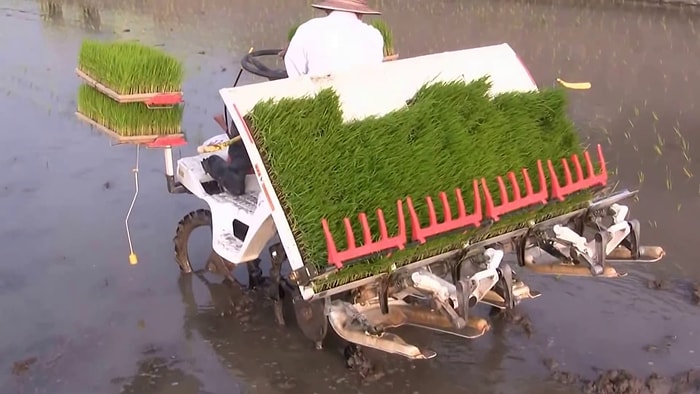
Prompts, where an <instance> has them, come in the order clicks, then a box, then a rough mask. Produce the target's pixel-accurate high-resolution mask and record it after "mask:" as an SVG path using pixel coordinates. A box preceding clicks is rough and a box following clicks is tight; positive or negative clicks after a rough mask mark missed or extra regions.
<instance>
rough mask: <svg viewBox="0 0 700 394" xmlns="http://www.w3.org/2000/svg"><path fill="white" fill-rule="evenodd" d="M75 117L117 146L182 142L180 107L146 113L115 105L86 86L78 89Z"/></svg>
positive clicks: (141, 105) (139, 108) (128, 105)
mask: <svg viewBox="0 0 700 394" xmlns="http://www.w3.org/2000/svg"><path fill="white" fill-rule="evenodd" d="M76 101H77V103H78V108H77V116H78V118H79V119H80V120H83V121H85V122H87V123H89V124H91V125H92V126H95V127H96V128H97V129H98V130H100V131H102V132H103V133H105V134H106V135H108V136H110V137H111V138H112V139H113V140H116V141H117V142H118V143H128V144H143V143H149V142H152V141H154V140H158V139H159V138H164V137H168V138H170V139H173V138H175V139H177V138H183V137H184V135H183V133H182V130H181V125H182V115H183V107H182V106H180V105H176V106H173V107H167V108H159V109H149V108H148V107H147V106H146V105H145V104H144V103H139V102H134V103H118V102H116V101H114V100H112V99H111V98H109V97H107V96H106V95H104V94H102V93H101V92H100V91H98V90H97V89H95V88H93V87H91V86H89V85H85V84H83V85H80V87H79V90H78V97H77V100H76Z"/></svg>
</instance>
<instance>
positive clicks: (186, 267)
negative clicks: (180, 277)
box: [173, 209, 211, 274]
mask: <svg viewBox="0 0 700 394" xmlns="http://www.w3.org/2000/svg"><path fill="white" fill-rule="evenodd" d="M201 226H208V227H209V231H210V232H211V211H209V210H208V209H198V210H196V211H192V212H190V213H188V214H187V215H185V217H183V218H182V219H181V220H180V222H179V223H178V224H177V231H175V238H173V242H174V243H175V261H177V264H178V265H179V266H180V271H182V272H183V273H185V274H190V273H192V271H193V269H192V262H191V261H190V255H189V251H188V248H187V244H188V241H189V239H190V235H192V232H193V231H194V230H196V229H197V228H199V227H201Z"/></svg>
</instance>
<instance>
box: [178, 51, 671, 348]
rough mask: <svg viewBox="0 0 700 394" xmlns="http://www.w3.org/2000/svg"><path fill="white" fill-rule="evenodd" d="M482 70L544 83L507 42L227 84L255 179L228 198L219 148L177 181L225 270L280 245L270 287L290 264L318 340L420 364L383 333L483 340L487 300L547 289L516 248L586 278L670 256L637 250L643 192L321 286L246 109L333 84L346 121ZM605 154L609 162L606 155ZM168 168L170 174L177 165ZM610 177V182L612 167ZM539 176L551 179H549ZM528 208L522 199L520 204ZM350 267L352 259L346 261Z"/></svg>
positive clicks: (507, 300)
mask: <svg viewBox="0 0 700 394" xmlns="http://www.w3.org/2000/svg"><path fill="white" fill-rule="evenodd" d="M485 75H488V76H489V78H490V80H491V82H492V88H491V91H492V93H493V94H497V93H501V92H510V91H531V90H537V86H536V84H535V83H534V81H533V80H532V78H531V76H530V75H529V72H528V71H527V69H526V68H525V67H524V66H523V64H522V62H520V60H519V59H518V57H517V55H516V54H515V52H514V51H513V50H512V48H510V46H508V45H507V44H501V45H494V46H489V47H482V48H473V49H467V50H462V51H454V52H445V53H440V54H433V55H427V56H421V57H416V58H407V59H403V60H398V61H394V62H387V63H383V64H381V65H376V66H371V67H367V68H366V69H362V70H355V71H352V72H348V73H343V74H337V75H332V76H327V77H322V78H310V77H306V76H301V77H297V78H285V79H281V80H276V81H271V82H265V83H259V84H253V85H247V86H241V87H236V88H229V89H222V90H220V94H221V97H222V99H223V101H224V104H225V107H226V113H225V114H226V117H227V118H228V119H231V121H232V122H233V124H234V125H235V127H236V129H237V130H238V131H239V132H240V136H241V142H242V143H243V144H244V146H245V149H246V151H247V152H248V155H249V158H250V161H251V163H252V166H253V169H254V174H251V175H250V176H248V178H247V180H246V193H245V194H244V195H242V196H231V195H229V194H227V193H225V192H222V188H220V187H219V186H218V185H217V183H216V182H215V181H214V180H213V179H212V178H211V177H209V175H207V174H206V173H205V171H204V169H203V168H202V160H203V159H204V158H205V157H207V156H209V155H211V154H216V155H221V157H223V158H226V156H227V155H226V153H225V151H219V152H217V153H209V154H203V155H198V156H194V157H187V158H183V159H180V160H179V161H178V163H177V173H176V174H175V181H176V182H178V183H180V184H181V185H182V186H184V187H185V188H186V189H187V190H189V191H190V192H191V193H192V194H194V195H195V196H197V197H199V198H201V199H202V200H204V201H206V202H207V204H208V205H209V208H210V210H211V221H212V232H213V241H212V246H213V250H214V252H215V253H216V255H218V256H219V257H220V258H221V259H222V260H224V261H225V262H227V263H228V264H219V267H221V266H227V267H231V266H235V265H237V264H242V263H248V262H250V261H251V260H254V259H257V258H259V257H260V253H261V252H262V251H263V249H264V248H265V246H266V245H267V244H269V243H270V241H273V243H274V245H273V247H271V260H272V266H273V269H272V270H271V274H270V279H271V280H272V283H273V288H274V284H276V283H279V280H280V278H279V277H280V275H279V272H280V265H281V264H282V262H283V261H286V263H287V264H288V265H289V266H290V269H291V273H290V274H289V276H288V279H289V282H290V283H291V284H290V286H291V287H290V288H291V290H292V291H293V295H294V304H295V310H296V313H297V322H298V324H299V326H300V328H301V329H302V331H303V332H304V333H305V335H306V336H307V337H308V338H309V339H311V340H313V341H314V342H315V343H316V345H317V347H320V346H321V342H322V341H323V338H324V336H325V333H326V330H327V325H328V323H330V326H331V327H333V329H334V331H335V332H336V333H337V334H338V335H339V336H340V337H342V338H344V339H346V340H347V341H349V342H352V343H355V344H358V345H361V346H366V347H372V348H376V349H379V350H382V351H385V352H389V353H395V354H400V355H402V356H405V357H408V358H411V359H425V358H430V357H432V356H434V355H435V353H433V352H431V351H428V350H424V349H420V348H418V347H417V346H414V345H411V344H408V343H406V342H405V341H403V340H402V339H401V338H399V337H398V336H396V335H394V334H391V333H388V332H387V331H386V330H387V329H390V328H392V327H397V326H401V325H413V326H419V327H423V328H428V329H431V330H437V331H441V332H446V333H450V334H454V335H458V336H462V337H466V338H474V337H478V336H480V335H483V334H484V333H485V332H486V331H487V330H488V327H489V325H488V323H487V322H486V321H485V320H484V319H482V318H478V317H476V316H475V315H474V314H473V310H474V308H475V307H476V306H477V305H478V304H480V303H481V304H488V305H491V306H494V307H496V308H501V309H510V308H513V307H515V306H516V305H517V304H518V303H519V302H520V301H521V300H523V299H527V298H533V297H536V296H537V295H538V293H536V292H534V291H530V289H529V287H528V286H527V285H526V284H525V283H523V282H522V281H521V280H519V279H518V278H516V277H515V275H514V273H513V271H512V270H511V268H510V265H509V264H508V263H507V262H505V261H504V260H505V256H506V254H507V253H508V255H509V256H510V255H513V254H514V256H515V257H516V258H515V260H516V261H517V263H518V264H519V265H520V266H521V267H524V268H527V269H530V270H531V271H533V272H536V273H542V274H556V275H576V276H589V277H619V276H620V274H618V273H617V271H616V270H615V269H614V268H613V267H611V266H609V265H607V263H616V262H653V261H658V260H660V259H661V258H662V257H663V254H664V252H663V250H662V249H661V248H659V247H644V246H640V244H639V223H638V222H637V221H634V220H628V219H627V217H628V209H627V207H626V206H624V205H622V204H621V202H622V201H623V200H625V199H628V198H631V197H633V196H634V195H635V193H636V192H627V191H623V192H619V193H617V194H614V195H609V196H605V197H603V198H602V199H601V200H599V201H592V202H591V203H589V204H588V206H587V207H584V208H581V209H578V210H576V211H574V212H569V213H567V214H565V215H561V216H558V217H555V218H552V219H550V220H547V221H544V222H540V223H537V224H534V223H532V225H531V226H529V227H525V228H520V229H518V230H515V231H512V232H509V233H507V234H502V235H498V236H496V237H492V238H489V239H485V240H483V241H479V242H478V243H473V244H470V245H464V246H463V247H462V248H458V249H457V250H453V251H450V252H447V253H444V254H441V255H439V256H434V257H431V258H428V259H425V260H423V261H418V262H415V263H413V264H410V265H407V266H404V267H400V268H398V269H395V270H394V271H392V272H391V273H387V274H382V275H378V276H373V277H370V278H365V279H361V280H357V281H353V282H351V283H348V284H344V285H342V286H337V287H332V288H328V289H326V288H319V287H316V288H315V287H314V284H319V283H320V282H321V281H323V279H324V278H325V277H326V276H327V275H330V273H329V272H316V271H315V268H314V265H313V264H311V263H312V262H305V261H303V259H302V255H301V253H300V251H299V248H298V246H297V244H296V240H295V238H294V234H293V233H292V230H291V227H290V225H289V223H288V221H287V218H286V216H285V213H284V210H283V208H282V205H281V204H280V201H279V199H278V196H277V194H276V193H275V190H274V188H273V187H272V182H271V179H270V176H269V174H268V169H267V168H266V167H265V163H264V161H263V159H262V157H261V155H260V152H259V151H258V148H257V146H256V143H255V141H254V139H253V136H252V133H251V131H250V130H249V129H248V126H247V124H246V122H245V120H244V118H243V116H245V115H246V114H248V113H249V112H250V111H251V110H252V108H253V107H254V106H255V105H256V104H257V103H258V102H261V101H266V100H269V99H280V98H298V97H304V96H307V95H313V94H315V93H317V92H319V91H320V90H322V89H325V88H329V87H330V88H333V89H334V90H335V92H336V93H337V94H338V96H339V97H340V102H341V105H342V109H343V116H344V118H345V119H346V120H350V119H362V118H366V117H368V116H381V115H384V114H386V113H389V112H391V111H394V110H396V109H398V108H402V107H404V106H405V105H406V100H407V99H409V98H411V97H413V95H414V94H415V92H416V91H417V90H418V89H419V88H420V87H421V86H422V85H424V84H425V83H427V82H430V81H434V82H436V81H453V80H457V79H464V80H467V81H468V80H473V79H476V78H480V77H482V76H485ZM227 123H228V122H224V125H227ZM289 132H293V130H290V131H289ZM227 139H228V138H227V137H226V135H221V136H219V137H215V138H213V139H212V140H210V141H207V142H206V143H205V145H211V144H214V143H217V142H222V141H225V140H227ZM600 156H601V157H600V158H601V161H602V162H603V163H604V159H603V158H602V153H601V154H600ZM166 159H167V158H166ZM543 159H545V160H546V159H552V160H557V159H559V158H543ZM588 159H589V157H588V156H586V163H585V164H584V166H587V167H588V170H589V175H591V174H590V173H592V172H593V170H592V164H591V162H590V161H589V160H588ZM171 163H172V162H171ZM574 165H575V166H576V170H577V172H578V173H579V174H578V181H575V182H579V186H580V185H581V184H584V186H583V187H582V188H583V189H590V188H591V187H592V186H594V185H593V184H591V185H588V184H587V183H586V182H587V180H582V178H583V176H582V175H581V173H580V172H581V171H580V170H581V165H580V163H579V162H578V161H575V162H574ZM601 165H602V166H603V164H601ZM166 168H168V166H167V165H166ZM169 168H170V169H171V170H172V166H170V167H169ZM552 171H553V170H552ZM540 172H541V171H540ZM171 173H172V171H170V173H169V175H170V174H171ZM601 173H603V174H605V175H604V176H605V179H606V180H607V173H606V171H605V169H604V168H602V170H601ZM476 175H478V174H476ZM569 175H571V174H569ZM541 177H542V178H540V179H543V178H544V175H541ZM569 178H571V177H569ZM570 181H571V180H569V181H567V184H565V185H557V192H561V190H564V189H567V188H568V190H569V191H571V190H573V189H571V188H570V187H569V186H571V182H570ZM593 181H595V179H594V180H593ZM475 182H476V181H475ZM482 182H483V183H486V181H483V180H482ZM601 183H602V184H604V183H605V182H601ZM540 184H541V185H540V186H541V187H542V188H543V192H542V193H543V195H542V196H541V198H540V197H537V198H539V200H538V201H542V200H544V201H550V200H552V199H556V198H555V197H557V196H556V195H555V194H556V193H554V191H553V192H552V195H551V196H550V195H548V194H547V190H544V189H545V187H544V186H542V185H543V184H544V181H541V182H540ZM559 186H561V187H559ZM476 187H477V186H476V183H475V188H476ZM552 187H553V190H554V186H552ZM559 189H561V190H559ZM577 190H582V189H577ZM436 192H437V191H436ZM528 193H529V192H528ZM561 193H564V192H561ZM561 193H560V194H558V196H559V197H558V198H559V199H560V200H561V199H563V194H561ZM571 193H573V191H571ZM535 194H539V193H535ZM397 197H401V196H397ZM521 202H522V201H521ZM536 202H537V201H536ZM517 203H518V202H517V201H516V205H517ZM502 204H503V203H502ZM528 204H530V205H527V206H532V204H531V203H529V202H528ZM487 205H488V202H487ZM523 207H525V205H523V206H522V207H520V208H523ZM490 208H493V207H492V206H491V207H490ZM497 208H498V207H497ZM520 208H517V209H520ZM517 209H515V210H517ZM487 210H488V207H487ZM513 211H514V210H511V209H509V210H508V212H513ZM508 212H503V213H501V214H500V215H506V214H507V213H508ZM492 213H493V212H492ZM491 217H493V215H492V216H491ZM494 220H495V219H494ZM319 225H320V224H319ZM455 230H458V228H455ZM277 239H278V240H277ZM428 242H430V241H428ZM512 252H514V253H512ZM546 256H551V257H552V260H553V262H548V261H545V260H543V258H545V257H546ZM329 257H330V253H329ZM351 263H352V262H351V261H345V264H346V265H347V264H351ZM339 265H340V264H339ZM334 270H335V269H334ZM317 290H318V291H317ZM273 297H275V296H273ZM275 300H276V301H277V302H276V305H277V309H276V312H277V313H278V315H277V317H278V321H280V322H282V321H281V320H282V319H281V313H280V312H279V310H280V309H279V298H278V297H275Z"/></svg>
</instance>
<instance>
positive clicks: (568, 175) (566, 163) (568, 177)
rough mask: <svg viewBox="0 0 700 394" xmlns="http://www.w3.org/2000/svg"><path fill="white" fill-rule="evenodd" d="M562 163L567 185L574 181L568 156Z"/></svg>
mask: <svg viewBox="0 0 700 394" xmlns="http://www.w3.org/2000/svg"><path fill="white" fill-rule="evenodd" d="M561 165H562V166H564V182H566V184H567V185H570V184H572V183H573V182H574V179H573V177H572V176H571V169H570V168H569V161H568V160H566V158H564V159H561Z"/></svg>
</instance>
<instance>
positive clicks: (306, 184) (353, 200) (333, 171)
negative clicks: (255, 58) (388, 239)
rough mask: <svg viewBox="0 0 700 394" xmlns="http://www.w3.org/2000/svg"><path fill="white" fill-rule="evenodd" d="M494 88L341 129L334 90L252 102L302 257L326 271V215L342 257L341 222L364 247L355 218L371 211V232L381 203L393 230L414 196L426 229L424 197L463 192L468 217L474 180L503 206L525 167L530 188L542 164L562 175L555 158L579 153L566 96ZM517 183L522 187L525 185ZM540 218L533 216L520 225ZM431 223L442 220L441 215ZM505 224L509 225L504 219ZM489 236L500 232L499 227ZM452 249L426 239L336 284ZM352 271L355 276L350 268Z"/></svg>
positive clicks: (444, 90) (468, 88)
mask: <svg viewBox="0 0 700 394" xmlns="http://www.w3.org/2000/svg"><path fill="white" fill-rule="evenodd" d="M490 87H491V85H490V83H489V82H488V79H487V78H482V79H479V80H475V81H473V82H470V83H465V82H462V81H456V82H448V83H435V84H430V85H425V86H423V87H422V88H421V89H419V91H418V92H417V93H416V95H415V97H414V98H413V99H412V100H411V104H410V105H408V106H407V107H405V108H401V109H398V110H396V111H394V112H392V113H390V114H387V115H385V116H382V117H370V118H366V119H363V120H359V121H352V122H348V123H344V122H343V120H342V112H341V109H340V106H339V98H338V96H337V95H336V94H335V92H333V91H332V90H331V89H326V90H323V91H321V92H319V93H318V94H317V95H316V96H315V97H306V98H301V99H281V100H279V101H277V102H273V101H263V102H260V103H258V104H257V105H256V106H255V107H254V108H253V110H252V111H251V112H250V113H249V116H248V118H249V121H250V123H251V125H252V130H253V133H254V136H255V139H256V144H257V146H258V149H259V151H260V153H261V154H262V157H263V160H264V161H265V162H266V163H265V164H266V167H267V168H268V171H269V173H270V177H271V180H272V182H273V186H274V188H275V191H276V192H277V195H278V196H279V198H280V202H281V204H282V206H283V209H284V210H285V213H286V214H287V218H288V221H289V224H290V226H291V228H292V232H293V233H294V236H295V239H296V241H297V245H298V246H299V249H300V251H301V253H302V256H303V258H304V260H305V261H306V262H307V263H313V264H315V265H316V266H317V267H318V268H320V269H324V268H326V267H327V253H326V244H325V240H324V237H323V230H322V227H321V224H320V222H321V219H322V218H324V217H325V218H327V219H328V221H329V224H330V227H331V231H332V233H333V234H334V237H335V242H336V245H337V247H338V249H339V250H344V249H345V248H346V247H347V245H346V241H345V231H344V227H343V224H342V220H343V218H344V217H349V218H351V220H352V221H353V225H354V233H355V238H356V239H357V240H361V239H362V234H361V230H360V226H359V221H358V220H357V219H356V218H357V214H358V213H360V212H366V213H367V214H368V216H369V222H370V225H371V226H372V228H373V232H374V233H376V234H375V235H377V234H378V233H379V231H378V230H377V229H378V226H377V222H376V217H375V215H374V213H373V212H374V211H375V210H376V209H377V208H381V209H382V210H383V211H384V214H385V218H386V221H387V226H388V229H389V232H390V235H393V234H394V233H395V232H396V229H397V222H398V219H397V213H396V200H397V199H401V198H405V197H406V196H411V197H412V198H413V200H414V205H415V206H416V209H417V211H418V213H419V215H421V221H422V224H424V225H425V224H427V222H428V215H427V209H426V204H425V200H424V197H425V196H428V195H430V196H433V198H434V200H436V198H437V194H438V193H439V192H440V191H446V192H448V193H450V192H451V191H452V190H454V188H456V187H459V188H462V190H463V191H464V192H463V197H464V200H465V204H466V207H467V210H468V211H471V210H472V209H473V196H471V190H472V187H471V184H472V180H473V179H474V178H480V177H485V178H486V179H487V181H488V183H489V187H490V190H491V193H492V195H493V196H494V199H495V200H496V201H495V202H496V203H497V204H498V203H500V198H499V193H498V192H497V190H498V188H497V187H498V186H497V183H496V177H497V176H499V175H501V176H505V174H507V173H508V172H509V171H513V170H515V171H518V170H519V169H521V168H523V167H524V168H528V171H529V173H530V174H531V176H532V179H533V186H534V187H535V189H536V190H537V189H538V187H539V185H538V183H537V179H536V177H535V176H534V174H536V173H537V166H536V163H537V160H538V159H544V160H546V159H554V160H556V161H555V163H556V166H557V170H558V171H559V173H560V176H561V173H562V171H561V168H559V167H560V166H561V164H560V163H559V160H558V159H559V158H562V157H565V156H569V155H571V154H572V153H580V152H581V151H582V149H581V146H580V144H579V141H578V136H577V133H576V131H575V128H574V125H573V123H572V122H571V121H570V120H569V119H568V117H567V116H566V95H565V92H564V91H563V90H560V89H550V90H543V91H540V92H527V93H506V94H500V95H497V96H496V97H495V98H493V99H492V98H491V97H490V96H489V94H488V93H489V90H490ZM524 187H525V186H524V183H523V182H522V181H521V185H520V188H521V190H524ZM451 203H452V207H451V208H452V212H457V207H456V204H455V201H454V199H452V200H451ZM579 203H580V202H579ZM576 204H577V203H576V201H573V200H572V201H568V202H565V203H562V204H557V205H556V206H557V209H559V208H561V209H562V210H563V211H567V210H570V209H572V208H573V207H574V206H575V205H576ZM438 205H439V203H438ZM547 209H550V208H548V207H547V208H545V211H544V214H547V212H546V210H547ZM537 215H538V214H537V212H535V211H531V212H529V213H528V214H527V217H526V219H528V220H529V219H537ZM547 215H548V214H547ZM405 216H406V219H408V212H406V213H405ZM438 220H442V218H441V217H440V214H439V212H438ZM521 222H522V221H521ZM407 223H408V220H407ZM502 223H506V224H507V222H506V221H505V219H504V220H503V221H502ZM499 225H500V224H499ZM506 227H507V226H506ZM492 230H493V231H496V232H498V231H505V230H499V229H498V225H497V226H495V227H494V228H493V229H492ZM445 242H446V243H447V246H444V245H443V243H445ZM454 242H455V241H454V240H453V241H447V240H440V239H437V240H431V241H429V242H428V243H427V244H426V245H423V246H422V247H419V248H409V249H407V250H406V251H404V252H401V253H395V254H393V255H392V257H391V258H389V259H387V260H385V261H384V262H381V263H372V264H361V265H357V266H356V267H358V268H356V267H352V266H351V267H348V268H346V269H343V270H341V271H340V272H339V273H338V274H337V275H338V276H337V278H341V279H342V277H344V278H345V279H344V280H347V281H349V280H354V279H353V278H357V277H359V276H362V275H369V274H371V273H372V272H374V271H375V268H373V267H380V265H382V266H383V264H385V263H387V264H388V263H389V262H391V264H394V263H396V264H397V265H402V264H405V263H408V262H411V261H415V260H416V259H417V258H418V257H421V258H422V257H427V256H429V255H435V254H438V253H440V251H441V250H442V248H443V247H449V246H451V245H453V244H454ZM441 245H442V246H441ZM435 248H437V249H435ZM378 264H379V265H378ZM376 269H379V270H380V271H381V270H382V269H384V268H381V267H380V268H376ZM357 270H359V271H362V272H360V273H352V272H353V271H357ZM344 272H347V274H346V273H344ZM351 273H352V274H351ZM358 275H359V276H358ZM341 282H342V280H339V281H337V282H336V283H335V284H334V285H337V284H342V283H341Z"/></svg>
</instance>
